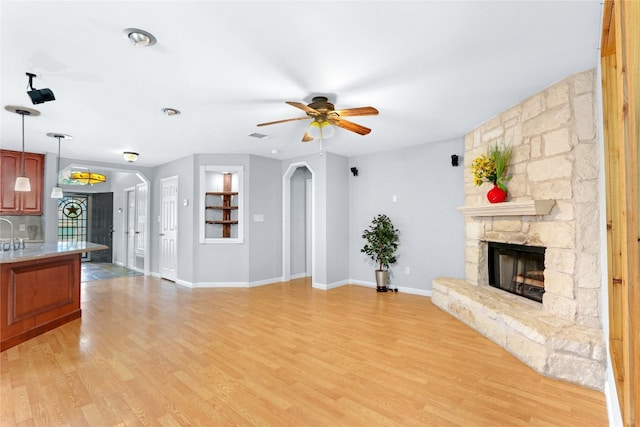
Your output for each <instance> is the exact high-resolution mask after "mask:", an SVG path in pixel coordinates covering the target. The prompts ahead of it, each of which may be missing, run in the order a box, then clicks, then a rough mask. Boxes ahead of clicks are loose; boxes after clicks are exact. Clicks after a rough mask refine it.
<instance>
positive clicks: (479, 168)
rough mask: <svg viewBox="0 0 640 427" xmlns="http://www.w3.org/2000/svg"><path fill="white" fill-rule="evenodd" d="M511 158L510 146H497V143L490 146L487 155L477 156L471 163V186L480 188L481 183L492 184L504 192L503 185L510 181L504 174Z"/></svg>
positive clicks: (505, 189) (504, 187) (511, 150)
mask: <svg viewBox="0 0 640 427" xmlns="http://www.w3.org/2000/svg"><path fill="white" fill-rule="evenodd" d="M512 156H513V147H511V146H505V145H504V144H501V146H498V144H497V143H496V144H494V145H493V146H491V147H490V148H489V154H488V155H484V154H483V155H481V156H478V157H476V158H475V159H474V160H473V161H472V162H471V172H472V173H473V184H474V185H477V186H480V185H482V183H483V182H492V183H493V184H494V185H497V186H498V187H500V188H501V189H502V190H503V191H505V192H506V191H507V187H506V185H505V183H506V181H508V180H510V179H511V177H510V176H507V175H506V173H507V168H508V167H509V162H510V161H511V157H512Z"/></svg>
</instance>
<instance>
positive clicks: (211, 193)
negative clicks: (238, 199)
mask: <svg viewBox="0 0 640 427" xmlns="http://www.w3.org/2000/svg"><path fill="white" fill-rule="evenodd" d="M205 194H206V195H207V196H237V195H238V192H237V191H207V192H206V193H205Z"/></svg>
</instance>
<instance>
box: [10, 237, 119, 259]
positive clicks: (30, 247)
mask: <svg viewBox="0 0 640 427" xmlns="http://www.w3.org/2000/svg"><path fill="white" fill-rule="evenodd" d="M103 249H109V247H108V246H105V245H99V244H97V243H91V242H59V243H31V242H27V243H26V245H25V248H24V249H18V250H15V251H4V252H0V264H5V263H13V262H22V261H30V260H38V259H43V258H51V257H57V256H59V255H63V254H81V253H83V252H94V251H100V250H103Z"/></svg>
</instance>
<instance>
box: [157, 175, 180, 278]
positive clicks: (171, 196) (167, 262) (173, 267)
mask: <svg viewBox="0 0 640 427" xmlns="http://www.w3.org/2000/svg"><path fill="white" fill-rule="evenodd" d="M161 183H162V184H161V192H162V208H161V211H160V212H161V213H160V277H162V278H163V279H167V280H172V281H174V282H175V281H176V279H177V267H178V244H177V240H178V177H177V176H174V177H171V178H165V179H163V180H161Z"/></svg>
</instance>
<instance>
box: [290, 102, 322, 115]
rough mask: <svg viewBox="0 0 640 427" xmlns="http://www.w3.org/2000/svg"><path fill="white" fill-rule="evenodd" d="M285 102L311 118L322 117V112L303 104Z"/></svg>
mask: <svg viewBox="0 0 640 427" xmlns="http://www.w3.org/2000/svg"><path fill="white" fill-rule="evenodd" d="M285 102H286V103H287V104H289V105H291V106H293V107H296V108H299V109H301V110H302V111H304V112H305V113H307V114H309V115H311V116H314V117H315V116H319V115H320V111H318V110H314V109H313V108H311V107H309V106H308V105H305V104H303V103H302V102H295V101H285Z"/></svg>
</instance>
